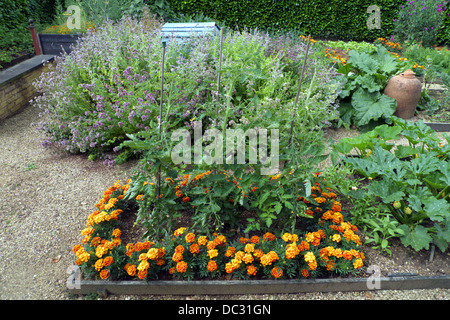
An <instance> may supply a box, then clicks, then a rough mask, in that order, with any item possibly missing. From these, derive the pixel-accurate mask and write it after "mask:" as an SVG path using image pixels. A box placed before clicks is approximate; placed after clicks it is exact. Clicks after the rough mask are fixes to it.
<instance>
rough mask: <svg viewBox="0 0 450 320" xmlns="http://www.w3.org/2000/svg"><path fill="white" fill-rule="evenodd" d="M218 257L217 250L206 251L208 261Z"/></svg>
mask: <svg viewBox="0 0 450 320" xmlns="http://www.w3.org/2000/svg"><path fill="white" fill-rule="evenodd" d="M218 255H219V251H218V250H217V249H212V250H208V257H209V258H210V259H212V258H215V257H217V256H218Z"/></svg>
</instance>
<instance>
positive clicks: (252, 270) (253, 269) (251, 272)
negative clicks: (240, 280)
mask: <svg viewBox="0 0 450 320" xmlns="http://www.w3.org/2000/svg"><path fill="white" fill-rule="evenodd" d="M256 271H257V269H256V267H255V266H254V265H252V264H251V265H249V266H247V274H248V275H249V276H255V275H256Z"/></svg>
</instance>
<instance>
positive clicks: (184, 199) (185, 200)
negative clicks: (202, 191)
mask: <svg viewBox="0 0 450 320" xmlns="http://www.w3.org/2000/svg"><path fill="white" fill-rule="evenodd" d="M189 200H190V198H189V197H188V196H186V197H184V198H183V200H182V201H183V202H189Z"/></svg>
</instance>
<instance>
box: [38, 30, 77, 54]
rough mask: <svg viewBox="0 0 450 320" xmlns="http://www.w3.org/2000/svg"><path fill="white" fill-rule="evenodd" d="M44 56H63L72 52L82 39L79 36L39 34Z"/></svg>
mask: <svg viewBox="0 0 450 320" xmlns="http://www.w3.org/2000/svg"><path fill="white" fill-rule="evenodd" d="M38 37H39V43H40V48H41V52H42V54H51V55H61V53H62V52H63V50H64V51H65V52H66V53H70V52H71V51H72V49H71V47H72V46H75V45H76V43H77V40H78V39H79V38H80V35H78V34H38Z"/></svg>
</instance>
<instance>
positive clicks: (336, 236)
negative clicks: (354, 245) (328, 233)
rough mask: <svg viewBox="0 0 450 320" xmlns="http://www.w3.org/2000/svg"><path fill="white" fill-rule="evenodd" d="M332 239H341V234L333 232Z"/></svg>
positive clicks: (338, 240)
mask: <svg viewBox="0 0 450 320" xmlns="http://www.w3.org/2000/svg"><path fill="white" fill-rule="evenodd" d="M331 240H332V241H336V242H338V243H339V242H340V241H341V235H340V234H337V233H336V234H333V237H332V238H331Z"/></svg>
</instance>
